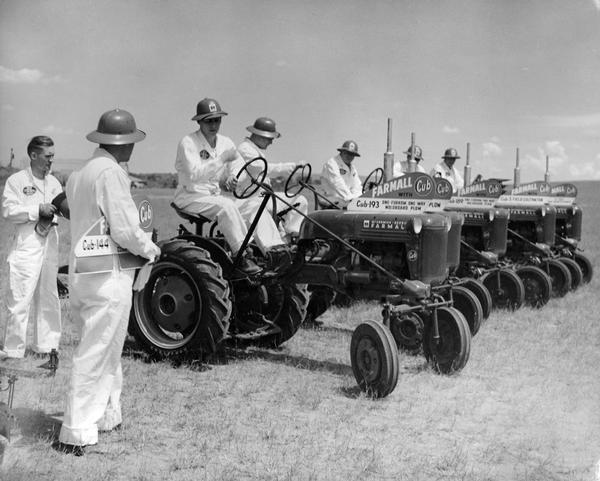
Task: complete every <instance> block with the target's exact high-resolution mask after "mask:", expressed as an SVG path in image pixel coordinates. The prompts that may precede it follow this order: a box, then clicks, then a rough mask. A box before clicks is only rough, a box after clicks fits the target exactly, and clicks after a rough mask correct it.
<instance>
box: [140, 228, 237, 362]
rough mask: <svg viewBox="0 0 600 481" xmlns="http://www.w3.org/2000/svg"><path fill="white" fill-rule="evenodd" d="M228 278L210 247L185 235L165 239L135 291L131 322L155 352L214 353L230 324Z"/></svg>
mask: <svg viewBox="0 0 600 481" xmlns="http://www.w3.org/2000/svg"><path fill="white" fill-rule="evenodd" d="M230 315H231V300H230V299H229V284H228V283H227V281H225V280H224V279H223V276H222V272H221V267H220V266H219V265H218V264H216V263H215V262H213V260H212V259H211V257H210V255H209V253H208V252H207V251H205V250H204V249H201V248H199V247H196V246H195V245H194V244H193V243H191V242H187V241H184V240H181V239H177V240H173V241H167V242H166V243H164V244H162V245H161V255H160V258H159V259H158V261H157V262H156V264H155V265H154V267H153V268H152V272H151V273H150V277H149V279H148V282H147V283H146V286H145V287H144V288H143V289H142V290H140V291H134V293H133V302H132V307H131V314H130V322H129V327H130V330H131V334H132V335H133V336H134V337H135V339H136V341H137V343H138V344H139V345H140V346H141V347H142V349H144V351H146V352H147V353H148V354H150V355H151V356H152V357H154V358H158V359H169V358H172V359H175V358H179V357H184V356H188V355H193V356H201V355H203V354H209V353H213V352H215V351H216V350H217V348H218V346H219V344H220V343H221V341H222V340H223V339H224V337H225V336H226V334H227V331H228V329H229V320H230V319H229V318H230Z"/></svg>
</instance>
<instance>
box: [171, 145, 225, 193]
mask: <svg viewBox="0 0 600 481" xmlns="http://www.w3.org/2000/svg"><path fill="white" fill-rule="evenodd" d="M175 167H176V170H177V171H180V170H181V171H183V172H184V173H185V174H186V175H187V176H189V178H190V180H191V181H192V182H195V181H197V180H202V179H206V178H209V177H211V175H213V174H214V173H215V172H217V171H218V170H219V168H221V161H220V159H219V158H214V159H213V158H208V159H206V160H204V159H201V158H200V153H199V152H198V147H197V145H196V144H195V142H194V140H193V139H192V138H191V137H189V136H186V137H184V138H183V139H181V142H179V145H178V146H177V160H176V162H175Z"/></svg>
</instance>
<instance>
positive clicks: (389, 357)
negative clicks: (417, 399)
mask: <svg viewBox="0 0 600 481" xmlns="http://www.w3.org/2000/svg"><path fill="white" fill-rule="evenodd" d="M257 165H258V166H261V167H260V168H258V169H257V168H256V167H257ZM257 170H258V171H259V173H258V174H256V171H257ZM266 172H267V164H266V161H265V160H264V159H263V158H262V157H259V158H256V159H253V160H252V161H250V162H248V163H246V164H245V165H244V167H243V168H242V169H241V170H240V172H239V173H238V179H239V178H241V176H248V177H249V178H250V179H251V183H250V185H249V186H248V187H247V188H245V189H244V190H243V191H242V192H237V191H236V192H234V195H235V196H236V197H237V198H242V199H243V198H247V197H249V196H250V195H252V194H253V193H254V192H256V191H257V189H262V192H263V194H264V199H263V201H262V203H261V207H260V209H259V210H258V212H257V216H256V219H255V221H254V222H253V223H252V224H251V225H250V227H249V232H248V235H247V237H246V239H245V240H244V244H243V246H242V249H240V253H241V252H242V251H243V249H244V248H245V247H246V246H247V247H249V248H250V249H252V244H251V243H250V239H251V235H252V233H253V231H254V229H255V227H256V221H257V219H258V216H260V215H262V213H263V211H264V209H265V206H266V204H267V202H269V201H270V199H271V198H272V197H273V196H275V197H276V198H277V199H278V200H279V201H280V202H282V203H284V204H285V205H287V206H288V207H289V208H292V209H295V207H294V206H293V205H292V204H290V203H289V202H288V201H287V200H286V199H285V198H284V197H283V196H280V195H279V194H277V193H275V192H274V191H273V190H272V188H271V187H270V185H269V184H268V183H265V177H266ZM293 176H300V177H301V179H300V181H299V182H297V184H298V185H299V186H300V188H302V185H303V184H305V183H306V182H307V180H308V179H309V177H310V166H308V165H305V166H303V167H302V168H301V171H300V172H294V173H292V176H290V179H291V178H292V177H293ZM425 177H426V179H430V178H428V177H427V176H425ZM290 179H288V182H286V190H288V193H289V189H288V187H290V185H291V182H290ZM423 187H424V188H427V189H429V190H431V189H432V188H433V185H431V184H429V185H426V186H423ZM411 188H414V187H412V186H411ZM395 192H396V194H398V193H400V192H401V189H398V190H396V191H395ZM429 194H430V192H426V193H425V195H424V199H425V200H424V202H428V199H427V195H429ZM398 201H399V203H402V202H403V201H402V199H397V200H396V202H398ZM357 202H366V203H371V205H375V203H377V202H379V203H380V204H381V205H383V204H393V203H394V200H393V199H390V198H389V196H388V197H386V198H376V197H375V198H372V197H365V198H363V199H362V200H358V199H357ZM298 212H299V211H298ZM177 213H178V214H179V215H180V216H181V217H182V218H184V219H186V220H188V221H189V222H191V223H192V224H193V225H194V226H195V231H190V230H189V229H188V228H186V227H185V226H184V225H183V224H182V225H180V227H179V232H178V234H177V235H176V236H175V237H173V238H171V239H167V240H163V241H161V242H160V243H159V245H160V246H161V250H162V252H161V255H160V258H159V259H158V260H157V261H156V263H155V265H154V266H153V268H152V271H151V273H150V277H149V279H148V282H147V283H146V285H145V287H144V288H143V289H141V290H140V291H136V292H134V294H133V305H132V311H131V319H130V327H131V331H132V334H133V335H134V337H135V339H136V340H137V342H138V343H139V345H140V346H141V347H142V348H143V349H144V350H145V351H146V352H148V353H149V354H151V355H152V356H153V357H156V358H161V359H171V358H178V357H187V356H194V357H199V356H202V355H204V354H209V353H212V352H215V351H216V350H217V349H218V348H219V346H220V345H221V344H222V343H223V342H224V341H230V342H238V343H242V344H257V345H261V346H279V345H281V344H282V343H283V342H285V341H286V340H288V339H289V338H290V337H292V336H293V335H294V333H295V332H296V331H297V329H298V328H299V327H300V325H301V324H302V322H303V320H304V317H305V314H306V309H307V306H308V296H307V287H306V286H307V285H308V284H311V285H313V286H323V287H326V288H328V289H329V290H334V291H337V292H345V293H350V292H355V291H358V292H361V293H368V294H369V296H370V297H371V298H378V299H380V300H382V301H383V304H384V308H383V319H382V322H375V321H366V322H364V323H362V324H360V325H359V326H358V327H357V328H356V329H355V331H354V333H353V335H352V342H351V346H350V347H351V360H352V369H353V372H354V375H355V377H356V380H357V382H358V384H359V386H360V387H361V389H363V390H364V391H365V392H368V393H370V395H372V396H375V397H383V396H386V395H388V394H389V393H390V392H391V391H392V390H393V389H394V387H395V385H396V383H397V379H398V370H399V367H398V363H399V360H398V353H397V346H396V341H395V339H394V337H393V335H392V332H393V331H394V329H395V326H397V325H398V324H399V323H400V322H401V321H402V320H403V319H405V318H410V319H414V320H415V321H414V324H415V325H417V326H418V327H419V328H420V329H421V330H422V332H420V333H419V335H420V337H421V338H422V344H423V351H424V354H425V357H426V358H427V360H428V361H429V362H430V363H431V365H432V366H433V368H434V369H435V370H437V371H438V372H440V373H453V372H456V371H460V370H461V369H462V368H463V367H464V366H465V364H466V362H467V360H468V357H469V353H470V342H471V334H470V332H469V326H468V324H467V321H466V320H465V318H464V316H463V315H462V314H461V313H460V312H459V311H458V310H457V309H455V308H453V307H452V305H451V302H448V301H446V300H445V299H443V298H440V297H439V296H435V295H433V294H432V292H431V288H430V286H429V285H428V284H427V283H426V282H427V281H429V280H432V279H435V278H437V277H439V276H441V275H443V274H444V273H445V263H444V260H445V255H446V251H445V248H444V246H445V244H446V242H447V229H448V224H447V221H446V218H445V217H443V216H440V215H439V214H422V213H421V212H415V213H412V214H411V213H401V212H400V211H397V210H396V211H394V210H392V211H391V212H372V211H368V210H367V211H364V212H351V211H343V212H342V211H333V210H331V211H317V212H313V213H311V214H309V215H308V216H306V218H305V221H304V222H303V224H302V228H301V231H300V235H299V238H298V241H297V244H295V245H293V246H289V247H285V248H281V249H279V250H277V251H274V252H269V253H268V255H262V254H261V253H260V251H258V250H254V252H255V261H256V262H257V264H259V265H260V266H261V267H262V268H263V269H262V270H261V271H260V272H259V273H257V274H254V275H247V274H245V273H243V272H242V271H240V270H239V269H238V266H239V263H240V255H241V254H240V255H238V256H235V257H234V256H232V255H231V251H230V249H229V248H228V246H227V244H226V242H225V241H224V239H223V238H222V237H213V238H210V237H204V236H202V235H199V234H198V233H199V232H201V231H202V224H204V223H206V222H207V221H208V219H205V218H203V217H202V216H199V215H197V214H193V213H191V212H187V211H184V210H180V209H178V210H177ZM421 232H422V235H421V236H420V237H419V236H416V235H415V233H421ZM382 236H383V237H387V238H390V239H393V238H396V237H398V236H405V237H406V238H407V239H410V240H411V241H412V244H409V245H407V252H402V253H396V252H390V250H389V249H385V248H384V246H380V247H379V249H378V250H376V251H369V252H368V254H367V253H365V252H363V251H362V250H361V249H360V247H362V246H364V245H365V244H368V243H373V244H377V245H378V241H379V240H380V239H381V237H382ZM440 246H441V247H442V249H440ZM422 265H425V266H426V267H427V269H428V270H429V271H430V275H429V276H428V277H427V278H426V279H424V281H423V282H422V281H414V280H407V279H405V278H403V277H401V275H402V272H404V270H405V269H407V268H408V269H419V268H422V267H421V266H422ZM417 319H418V320H417Z"/></svg>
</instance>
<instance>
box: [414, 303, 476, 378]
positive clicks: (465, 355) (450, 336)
mask: <svg viewBox="0 0 600 481" xmlns="http://www.w3.org/2000/svg"><path fill="white" fill-rule="evenodd" d="M437 318H438V331H439V339H437V340H436V339H435V338H434V332H433V316H430V317H429V320H428V322H427V323H426V324H425V333H424V339H423V353H424V354H425V358H426V359H427V361H428V362H429V363H430V364H431V366H432V367H433V369H434V370H436V371H437V372H439V373H441V374H452V373H454V372H457V371H460V370H461V369H462V368H463V367H465V365H466V364H467V361H468V360H469V354H470V352H471V333H470V332H469V324H468V323H467V321H466V319H465V318H464V316H463V315H462V314H461V312H460V311H459V310H458V309H456V308H454V307H440V308H438V310H437Z"/></svg>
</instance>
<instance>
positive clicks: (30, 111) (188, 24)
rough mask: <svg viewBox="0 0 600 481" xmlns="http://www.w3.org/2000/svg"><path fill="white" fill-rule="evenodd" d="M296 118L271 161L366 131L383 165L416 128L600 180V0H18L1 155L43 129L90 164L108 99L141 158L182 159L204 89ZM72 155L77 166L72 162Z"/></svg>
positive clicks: (432, 152) (226, 128) (235, 121)
mask: <svg viewBox="0 0 600 481" xmlns="http://www.w3.org/2000/svg"><path fill="white" fill-rule="evenodd" d="M204 97H209V98H214V99H216V100H217V101H218V102H219V103H220V104H221V106H222V108H223V109H224V110H225V111H226V112H228V113H229V115H228V116H227V117H225V118H224V120H223V122H222V125H221V133H222V134H224V135H226V136H228V137H230V138H232V139H233V141H234V142H235V143H236V144H237V143H239V142H241V141H242V140H243V138H244V137H245V136H246V135H248V132H247V131H246V127H247V126H248V125H251V124H252V123H253V122H254V120H255V119H256V118H257V117H260V116H267V117H271V118H272V119H274V120H275V121H276V123H277V129H278V130H279V131H280V132H281V133H282V136H281V138H279V139H277V140H276V141H275V142H274V143H273V145H272V146H271V147H270V148H269V150H268V151H267V154H268V155H267V158H268V160H269V161H272V162H276V161H293V162H303V163H304V162H309V163H310V164H311V165H312V167H313V169H314V170H315V171H316V172H320V170H321V166H322V164H323V162H324V161H326V160H327V159H328V158H329V157H331V156H333V155H335V154H336V153H337V151H336V149H337V148H338V147H339V146H341V144H342V143H343V142H344V141H345V140H348V139H352V140H354V141H356V142H357V144H358V146H359V152H360V153H361V157H359V158H357V159H356V160H355V161H354V162H355V165H356V167H357V169H358V171H359V173H360V174H362V175H366V174H368V173H369V172H370V171H371V170H373V169H374V168H376V167H382V166H383V153H384V152H385V151H386V147H387V138H386V136H387V122H388V118H389V119H392V139H391V141H392V151H393V152H394V154H395V157H396V159H397V160H399V159H401V158H403V157H404V155H403V154H402V152H403V151H405V150H406V148H407V147H408V146H409V145H410V142H411V134H414V137H415V141H416V143H417V144H418V145H420V146H421V147H422V149H423V156H424V161H423V164H424V166H425V167H426V168H427V169H429V168H432V167H433V166H434V165H435V164H436V163H437V162H439V161H440V157H441V156H442V154H443V152H444V150H445V149H446V148H448V147H455V148H456V149H458V151H459V154H460V155H461V159H459V160H458V161H457V163H456V166H457V167H459V168H460V169H461V170H462V168H463V167H464V162H465V156H466V155H465V154H466V146H467V143H469V145H470V164H471V166H472V171H473V175H476V174H478V173H481V174H482V175H483V176H484V177H504V178H512V176H513V168H514V166H515V158H516V151H517V149H518V150H519V158H520V168H521V180H522V181H532V180H540V179H542V178H543V177H544V173H545V168H546V157H547V156H548V158H549V163H550V179H551V180H552V181H572V180H591V179H600V0H571V1H564V0H527V1H525V0H503V1H498V0H455V1H454V0H447V1H444V0H333V1H326V0H315V1H313V0H304V1H302V0H273V1H268V0H219V1H204V0H178V1H176V0H172V1H166V0H163V1H159V0H114V1H113V0H45V1H42V0H0V164H3V165H6V164H7V163H8V161H9V158H10V149H11V148H13V149H14V153H15V163H16V164H18V163H20V161H22V160H24V159H26V146H27V143H28V141H29V139H30V138H31V137H32V136H34V135H38V134H46V135H49V136H51V137H52V138H53V139H54V141H55V150H56V158H57V162H56V164H57V167H58V166H60V163H61V160H62V161H63V165H67V164H69V165H70V166H71V167H72V166H76V165H77V164H79V163H83V161H84V160H85V159H86V158H89V156H90V155H91V153H92V151H93V149H94V145H93V144H91V143H90V142H88V141H87V140H86V139H85V136H86V134H88V133H89V132H91V131H93V130H95V128H96V126H97V123H98V119H99V117H100V115H101V114H102V113H103V112H105V111H108V110H111V109H113V108H116V107H118V108H121V109H125V110H128V111H130V112H131V113H132V114H133V115H134V116H135V118H136V121H137V125H138V127H139V128H140V129H142V130H144V131H145V132H146V133H147V137H146V139H145V140H144V141H142V142H140V143H138V144H136V147H135V149H134V152H133V156H132V159H131V161H130V165H129V167H130V171H131V172H136V173H149V172H174V171H175V169H174V163H175V153H176V149H177V144H178V142H179V140H180V139H181V138H182V137H183V136H184V135H186V134H188V133H190V132H192V131H194V130H196V129H197V124H196V123H195V122H193V121H191V120H190V119H191V117H192V116H193V115H194V114H195V109H196V104H197V102H198V101H200V100H201V99H203V98H204ZM57 170H59V169H58V168H57Z"/></svg>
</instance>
